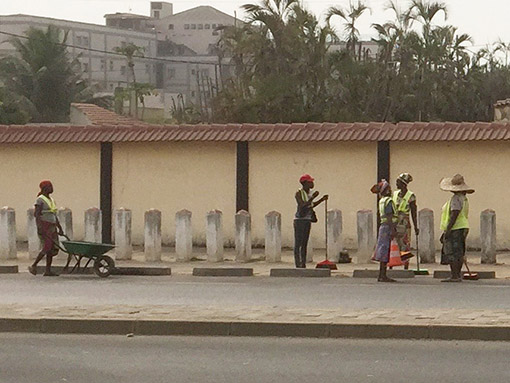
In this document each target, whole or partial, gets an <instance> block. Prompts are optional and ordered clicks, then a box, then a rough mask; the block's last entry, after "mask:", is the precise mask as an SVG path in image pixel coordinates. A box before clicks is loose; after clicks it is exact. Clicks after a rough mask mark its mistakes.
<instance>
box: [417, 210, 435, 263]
mask: <svg viewBox="0 0 510 383" xmlns="http://www.w3.org/2000/svg"><path fill="white" fill-rule="evenodd" d="M418 228H419V229H420V235H419V236H418V248H419V249H418V250H419V252H420V262H422V263H435V262H436V244H435V242H434V212H433V211H432V210H430V209H422V210H420V211H419V212H418Z"/></svg>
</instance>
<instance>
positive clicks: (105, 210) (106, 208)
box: [99, 142, 113, 243]
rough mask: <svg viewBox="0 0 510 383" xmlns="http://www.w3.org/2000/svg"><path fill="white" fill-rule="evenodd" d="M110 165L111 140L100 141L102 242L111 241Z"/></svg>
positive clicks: (111, 156)
mask: <svg viewBox="0 0 510 383" xmlns="http://www.w3.org/2000/svg"><path fill="white" fill-rule="evenodd" d="M112 165H113V145H112V143H111V142H102V143H101V183H100V187H99V189H100V190H99V192H100V207H99V208H100V209H101V214H102V222H101V224H102V233H101V234H102V240H103V243H112Z"/></svg>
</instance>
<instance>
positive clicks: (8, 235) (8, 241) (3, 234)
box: [0, 206, 18, 259]
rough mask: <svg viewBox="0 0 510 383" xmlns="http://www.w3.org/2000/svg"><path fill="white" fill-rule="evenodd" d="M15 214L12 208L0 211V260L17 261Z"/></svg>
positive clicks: (4, 208)
mask: <svg viewBox="0 0 510 383" xmlns="http://www.w3.org/2000/svg"><path fill="white" fill-rule="evenodd" d="M17 258H18V255H17V249H16V212H15V211H14V209H13V208H10V207H7V206H5V207H3V208H2V209H0V259H17Z"/></svg>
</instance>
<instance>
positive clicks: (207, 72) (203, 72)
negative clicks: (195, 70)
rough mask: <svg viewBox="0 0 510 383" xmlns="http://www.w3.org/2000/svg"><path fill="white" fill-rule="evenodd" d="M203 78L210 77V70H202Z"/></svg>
mask: <svg viewBox="0 0 510 383" xmlns="http://www.w3.org/2000/svg"><path fill="white" fill-rule="evenodd" d="M202 77H209V69H202Z"/></svg>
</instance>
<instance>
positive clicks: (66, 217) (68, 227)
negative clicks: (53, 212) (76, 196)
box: [57, 208, 73, 257]
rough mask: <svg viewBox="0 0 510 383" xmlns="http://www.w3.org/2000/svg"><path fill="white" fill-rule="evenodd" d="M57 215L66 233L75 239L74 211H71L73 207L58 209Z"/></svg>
mask: <svg viewBox="0 0 510 383" xmlns="http://www.w3.org/2000/svg"><path fill="white" fill-rule="evenodd" d="M57 217H58V221H59V222H60V226H62V230H63V231H64V233H65V234H66V235H67V236H68V237H69V238H71V239H73V212H72V211H71V209H68V208H60V209H58V212H57ZM66 257H67V255H66Z"/></svg>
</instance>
